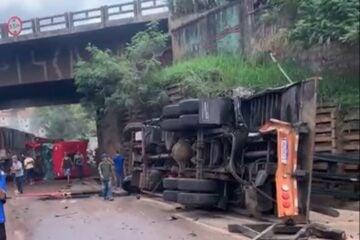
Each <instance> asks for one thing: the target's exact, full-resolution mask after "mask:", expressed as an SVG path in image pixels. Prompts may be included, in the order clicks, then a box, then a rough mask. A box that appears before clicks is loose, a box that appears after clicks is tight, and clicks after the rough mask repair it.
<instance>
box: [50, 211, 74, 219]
mask: <svg viewBox="0 0 360 240" xmlns="http://www.w3.org/2000/svg"><path fill="white" fill-rule="evenodd" d="M75 214H77V212H72V213H66V214H56V215H55V216H54V217H56V218H59V217H68V216H71V215H75Z"/></svg>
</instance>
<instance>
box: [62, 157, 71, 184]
mask: <svg viewBox="0 0 360 240" xmlns="http://www.w3.org/2000/svg"><path fill="white" fill-rule="evenodd" d="M72 166H73V163H72V161H71V158H70V157H69V155H68V154H67V153H64V158H63V160H62V162H61V169H63V171H64V176H65V177H66V178H67V183H68V185H70V184H71V182H70V181H71V170H72Z"/></svg>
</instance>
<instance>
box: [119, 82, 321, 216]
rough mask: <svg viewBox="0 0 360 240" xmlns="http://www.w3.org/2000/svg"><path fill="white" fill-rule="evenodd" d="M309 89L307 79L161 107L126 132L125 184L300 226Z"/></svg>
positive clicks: (308, 153) (308, 158) (308, 154)
mask: <svg viewBox="0 0 360 240" xmlns="http://www.w3.org/2000/svg"><path fill="white" fill-rule="evenodd" d="M316 89H317V81H316V80H313V79H312V80H306V81H301V82H296V83H292V84H289V85H286V86H282V87H278V88H273V89H266V90H263V91H260V92H256V93H253V94H250V95H249V94H245V95H241V94H240V95H239V94H237V95H236V94H235V95H234V94H232V95H224V96H216V97H206V98H192V99H184V100H181V101H179V102H177V103H173V104H169V105H167V106H164V107H163V109H162V114H161V116H159V118H156V119H150V120H147V121H145V122H141V123H129V124H128V125H127V126H126V127H125V129H124V134H125V136H127V139H128V141H129V142H130V146H131V153H130V163H129V173H130V176H128V177H127V178H126V180H127V181H128V182H130V184H129V185H131V186H132V188H131V189H140V190H143V191H151V192H160V193H162V195H163V198H164V200H166V201H172V202H177V203H180V204H182V205H184V206H186V207H196V208H198V207H200V208H204V207H205V208H208V207H215V208H221V209H228V208H232V209H233V208H240V209H245V210H246V211H248V212H249V213H250V214H251V215H253V216H262V215H273V216H276V217H278V218H283V219H292V220H294V219H295V220H296V221H298V222H307V221H308V217H309V206H310V192H311V178H312V163H313V144H314V140H313V139H314V128H315V116H316ZM128 189H130V188H128Z"/></svg>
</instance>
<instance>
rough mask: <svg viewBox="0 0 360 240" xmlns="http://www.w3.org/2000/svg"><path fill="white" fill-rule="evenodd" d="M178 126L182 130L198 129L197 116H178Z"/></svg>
mask: <svg viewBox="0 0 360 240" xmlns="http://www.w3.org/2000/svg"><path fill="white" fill-rule="evenodd" d="M179 119H180V124H181V127H182V128H184V129H196V128H198V127H199V114H187V115H181V116H180V118H179Z"/></svg>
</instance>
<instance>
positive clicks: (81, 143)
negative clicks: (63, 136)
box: [52, 140, 90, 178]
mask: <svg viewBox="0 0 360 240" xmlns="http://www.w3.org/2000/svg"><path fill="white" fill-rule="evenodd" d="M87 145H88V141H87V140H77V141H66V142H55V143H54V144H53V153H52V156H53V173H54V177H55V178H62V177H64V173H63V170H62V169H61V162H62V160H63V158H64V156H65V153H67V154H68V155H69V156H70V157H71V158H72V159H73V156H74V155H75V154H76V152H77V151H79V152H80V154H82V155H83V156H84V161H85V163H84V168H83V174H84V177H86V176H90V168H89V165H88V164H87V152H86V150H87ZM71 176H75V177H76V176H78V173H77V169H76V168H73V170H72V172H71Z"/></svg>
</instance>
